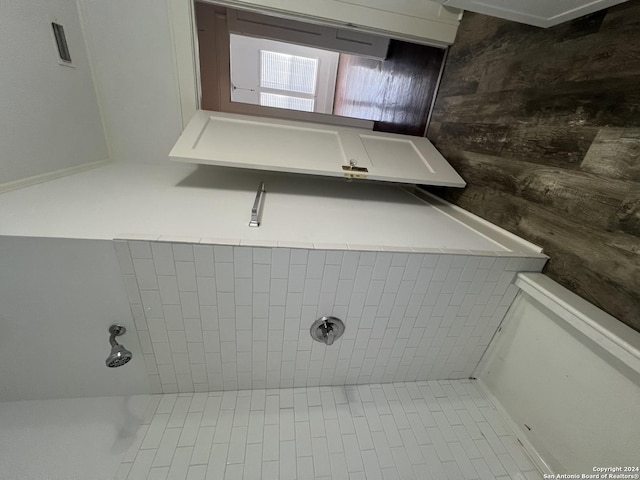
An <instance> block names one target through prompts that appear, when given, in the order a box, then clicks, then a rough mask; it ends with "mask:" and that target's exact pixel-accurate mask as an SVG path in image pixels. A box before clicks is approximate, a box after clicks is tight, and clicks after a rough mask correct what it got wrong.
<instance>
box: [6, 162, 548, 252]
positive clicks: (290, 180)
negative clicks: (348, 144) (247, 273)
mask: <svg viewBox="0 0 640 480" xmlns="http://www.w3.org/2000/svg"><path fill="white" fill-rule="evenodd" d="M260 181H264V182H265V188H266V196H265V198H264V208H263V213H262V219H261V220H262V222H261V225H260V227H257V228H251V227H249V226H248V225H249V220H250V216H251V207H252V206H253V202H254V199H255V196H256V191H257V188H258V184H259V182H260ZM421 197H422V199H420V198H417V197H416V196H414V195H412V194H411V193H410V192H409V191H407V190H406V189H404V188H403V187H401V186H398V185H388V184H380V183H360V182H357V181H353V182H347V181H346V180H343V179H331V178H322V177H312V176H305V175H289V174H280V173H271V172H259V171H249V170H238V169H224V168H219V167H207V166H200V167H196V166H191V165H162V166H156V165H148V164H125V163H111V164H108V165H106V166H102V167H99V168H96V169H93V170H89V171H85V172H81V173H77V174H74V175H70V176H68V177H63V178H58V179H55V180H51V181H49V182H46V183H42V184H38V185H33V186H30V187H26V188H23V189H20V190H14V191H10V192H7V193H4V194H2V195H0V205H1V207H0V235H11V236H36V237H59V238H88V239H113V238H117V237H119V238H122V237H128V238H136V237H137V236H143V237H147V238H154V239H161V238H174V239H175V238H182V239H184V241H188V240H189V239H194V241H205V242H207V241H209V242H210V241H212V240H211V239H220V240H222V241H226V242H227V243H230V244H243V245H265V246H267V245H275V244H278V245H282V246H285V245H292V246H295V245H296V244H300V245H305V246H308V245H314V246H315V248H325V247H327V246H331V245H333V246H335V248H338V247H339V246H340V245H342V246H344V245H347V246H348V248H352V249H375V250H407V251H409V250H411V251H421V250H425V249H426V250H430V249H434V250H436V251H437V250H440V251H443V252H445V253H446V252H449V251H450V252H451V253H461V251H464V252H465V253H469V254H474V253H477V254H485V255H486V254H487V253H488V252H493V253H494V254H495V255H506V256H510V255H515V254H520V255H525V256H535V257H542V256H543V255H542V254H541V249H540V248H539V247H536V246H535V245H533V244H530V243H528V242H526V241H524V240H522V239H520V238H518V237H516V236H514V235H512V234H510V233H508V232H506V231H505V230H502V229H500V228H498V227H496V226H494V225H492V224H491V223H489V222H486V221H484V220H482V219H480V218H479V217H476V216H475V215H472V214H469V213H468V212H466V211H464V210H462V209H460V208H458V207H455V206H453V205H451V204H448V203H447V202H443V201H441V200H439V199H437V198H436V197H431V196H429V194H422V195H421ZM427 202H429V203H427Z"/></svg>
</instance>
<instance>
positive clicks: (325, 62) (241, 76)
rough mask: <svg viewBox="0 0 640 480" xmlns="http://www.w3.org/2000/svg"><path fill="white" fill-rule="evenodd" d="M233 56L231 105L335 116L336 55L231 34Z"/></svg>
mask: <svg viewBox="0 0 640 480" xmlns="http://www.w3.org/2000/svg"><path fill="white" fill-rule="evenodd" d="M230 53H231V100H232V101H234V102H241V103H251V104H254V105H262V106H267V107H278V108H286V109H289V110H301V111H305V112H319V113H329V114H330V113H332V112H333V98H334V94H335V83H336V74H337V70H338V59H339V54H338V53H337V52H331V51H328V50H323V49H319V48H312V47H303V46H300V45H295V44H291V43H286V42H279V41H275V40H268V39H264V38H255V37H248V36H243V35H237V34H233V33H232V34H231V35H230Z"/></svg>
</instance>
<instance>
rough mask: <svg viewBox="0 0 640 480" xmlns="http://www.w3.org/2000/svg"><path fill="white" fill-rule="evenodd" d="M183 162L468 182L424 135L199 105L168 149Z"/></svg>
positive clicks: (386, 178)
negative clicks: (249, 114) (297, 120)
mask: <svg viewBox="0 0 640 480" xmlns="http://www.w3.org/2000/svg"><path fill="white" fill-rule="evenodd" d="M169 156H170V157H171V159H173V160H175V161H179V162H189V163H199V164H208V165H220V166H225V167H238V168H249V169H257V170H272V171H279V172H291V173H303V174H309V175H324V176H331V177H346V178H360V179H368V180H380V181H386V182H400V183H416V184H422V185H442V186H449V187H464V186H465V185H466V183H465V181H464V180H463V179H462V178H461V177H460V175H458V174H457V173H456V171H455V170H454V169H453V168H452V167H451V165H449V163H448V162H447V161H446V160H445V159H444V157H443V156H442V155H440V153H439V152H438V151H437V150H436V149H435V147H434V146H433V145H432V144H431V142H429V140H427V139H426V138H423V137H414V136H409V135H396V134H391V133H381V132H372V131H369V130H364V129H359V128H348V127H337V126H333V125H320V124H315V123H305V122H293V121H287V120H278V119H270V118H262V117H252V116H248V115H233V114H228V113H219V112H210V111H207V110H199V111H198V112H196V114H195V115H194V117H193V118H192V119H191V121H190V122H189V124H188V125H187V128H186V129H185V130H184V132H183V133H182V135H181V136H180V138H179V139H178V141H177V143H176V144H175V146H174V147H173V149H172V150H171V152H170V153H169Z"/></svg>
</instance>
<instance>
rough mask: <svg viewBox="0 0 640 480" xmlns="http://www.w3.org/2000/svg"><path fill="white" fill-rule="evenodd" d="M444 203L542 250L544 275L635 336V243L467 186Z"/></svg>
mask: <svg viewBox="0 0 640 480" xmlns="http://www.w3.org/2000/svg"><path fill="white" fill-rule="evenodd" d="M447 197H449V198H450V199H451V200H453V201H455V203H457V204H458V205H460V206H461V207H463V208H465V209H467V210H469V211H471V212H473V213H475V214H477V215H480V216H481V217H483V218H486V219H487V220H489V221H491V222H494V223H496V224H498V225H501V226H502V227H503V228H506V229H507V230H509V231H511V232H513V233H515V234H516V235H520V236H522V237H523V238H526V239H527V240H530V241H532V242H534V243H536V244H537V245H540V246H542V247H543V248H544V251H545V253H547V255H550V257H551V260H550V262H549V264H548V266H547V268H546V270H545V273H547V274H548V275H549V276H550V277H551V278H553V279H554V280H556V281H558V282H559V283H561V284H562V285H565V286H566V287H568V288H569V289H571V290H573V291H574V292H576V293H577V294H578V295H581V296H582V297H584V298H586V299H587V300H589V301H591V302H592V303H594V304H595V305H597V306H599V307H600V308H602V309H603V310H605V311H606V312H608V313H610V314H611V315H614V316H615V317H616V318H618V319H620V320H622V321H623V322H625V323H626V324H628V325H629V326H631V327H632V328H635V329H636V330H640V255H639V253H640V252H638V242H637V239H636V238H635V237H630V236H628V235H624V234H619V233H610V232H602V231H600V230H598V229H596V228H592V227H591V226H589V225H588V224H586V223H585V222H579V221H574V220H570V219H569V218H567V217H566V216H564V215H558V214H556V213H555V211H553V210H549V209H546V208H544V207H541V206H538V205H535V204H533V203H531V202H528V201H527V200H525V199H522V198H519V197H518V196H515V195H510V194H506V193H502V192H497V191H495V190H491V189H487V188H484V187H483V186H475V185H473V184H470V185H469V186H468V187H467V188H466V189H465V191H464V192H462V193H456V192H451V193H450V194H448V195H447ZM621 246H624V247H623V248H620V247H621Z"/></svg>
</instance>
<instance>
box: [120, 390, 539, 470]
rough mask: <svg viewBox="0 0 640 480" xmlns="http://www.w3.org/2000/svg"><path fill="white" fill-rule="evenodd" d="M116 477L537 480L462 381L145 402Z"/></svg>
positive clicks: (489, 408)
mask: <svg viewBox="0 0 640 480" xmlns="http://www.w3.org/2000/svg"><path fill="white" fill-rule="evenodd" d="M145 417H146V418H145V420H144V421H143V425H142V427H141V428H140V430H139V431H138V433H137V435H136V438H135V439H134V441H133V442H132V444H131V446H130V447H129V449H128V451H127V453H126V454H125V456H124V459H123V462H122V464H121V466H120V469H119V471H118V474H117V475H116V479H117V480H146V479H157V480H160V479H162V480H168V479H172V480H176V479H182V480H184V479H187V480H195V479H197V480H205V479H215V480H222V479H238V480H259V479H264V480H276V479H282V480H295V479H301V480H303V479H333V480H354V479H367V480H372V479H384V480H387V479H426V478H432V479H438V480H442V479H452V480H461V479H470V480H471V479H504V480H506V479H520V480H533V479H539V478H540V474H539V473H538V472H537V471H536V470H535V468H534V466H533V465H532V464H531V462H530V461H529V459H528V457H527V456H526V454H525V453H524V450H523V449H522V447H521V446H520V445H519V444H518V443H517V440H516V439H515V438H514V437H513V435H511V434H510V433H509V432H508V431H507V430H506V428H505V426H504V424H503V423H502V421H501V419H500V416H499V415H498V414H497V411H496V410H495V408H494V407H493V405H492V404H491V403H490V401H489V400H488V399H487V398H486V397H485V396H484V394H483V392H482V391H481V390H480V389H479V388H478V387H477V386H476V385H475V383H474V382H472V381H469V380H451V381H430V382H409V383H395V384H384V385H379V384H378V385H375V384H373V385H351V386H323V387H308V388H295V389H274V390H241V391H229V392H224V393H223V392H211V393H189V394H163V395H157V396H154V398H153V401H152V403H151V405H150V407H149V409H148V414H147V415H145Z"/></svg>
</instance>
